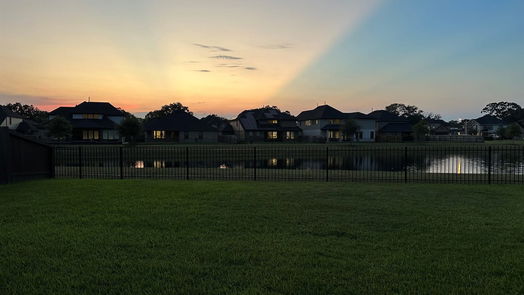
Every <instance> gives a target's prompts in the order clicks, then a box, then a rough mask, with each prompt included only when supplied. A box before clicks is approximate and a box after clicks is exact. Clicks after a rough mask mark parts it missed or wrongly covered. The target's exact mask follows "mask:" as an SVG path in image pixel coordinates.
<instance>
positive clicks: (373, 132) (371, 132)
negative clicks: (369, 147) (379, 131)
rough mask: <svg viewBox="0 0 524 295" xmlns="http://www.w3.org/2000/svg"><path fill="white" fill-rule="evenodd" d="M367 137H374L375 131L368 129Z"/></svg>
mask: <svg viewBox="0 0 524 295" xmlns="http://www.w3.org/2000/svg"><path fill="white" fill-rule="evenodd" d="M369 138H371V139H375V131H370V132H369Z"/></svg>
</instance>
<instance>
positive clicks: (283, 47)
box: [260, 43, 293, 49]
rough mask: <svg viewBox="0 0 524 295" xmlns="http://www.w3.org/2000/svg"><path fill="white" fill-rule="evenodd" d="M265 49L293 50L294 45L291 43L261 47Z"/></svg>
mask: <svg viewBox="0 0 524 295" xmlns="http://www.w3.org/2000/svg"><path fill="white" fill-rule="evenodd" d="M260 47H261V48H264V49H288V48H293V44H291V43H278V44H267V45H262V46H260Z"/></svg>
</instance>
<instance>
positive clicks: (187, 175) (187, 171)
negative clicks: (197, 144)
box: [186, 146, 189, 180]
mask: <svg viewBox="0 0 524 295" xmlns="http://www.w3.org/2000/svg"><path fill="white" fill-rule="evenodd" d="M186 180H189V147H187V146H186Z"/></svg>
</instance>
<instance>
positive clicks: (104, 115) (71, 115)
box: [49, 101, 125, 141]
mask: <svg viewBox="0 0 524 295" xmlns="http://www.w3.org/2000/svg"><path fill="white" fill-rule="evenodd" d="M58 116H60V117H63V118H65V119H67V120H68V121H69V122H71V125H72V126H73V134H72V140H74V141H118V140H120V134H119V132H118V126H119V125H120V124H121V123H122V121H123V120H124V117H125V116H124V112H122V111H121V110H119V109H117V108H115V107H114V106H113V105H111V104H110V103H108V102H86V101H84V102H83V103H81V104H79V105H77V106H75V107H59V108H57V109H55V110H53V111H52V112H50V113H49V119H53V118H55V117H58Z"/></svg>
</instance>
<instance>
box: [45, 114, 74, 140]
mask: <svg viewBox="0 0 524 295" xmlns="http://www.w3.org/2000/svg"><path fill="white" fill-rule="evenodd" d="M47 130H48V131H49V136H50V137H53V138H56V139H59V140H62V139H65V138H68V137H71V133H72V132H73V126H71V123H70V122H69V121H68V120H67V119H65V118H63V117H55V118H53V119H52V120H51V121H49V122H48V123H47Z"/></svg>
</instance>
